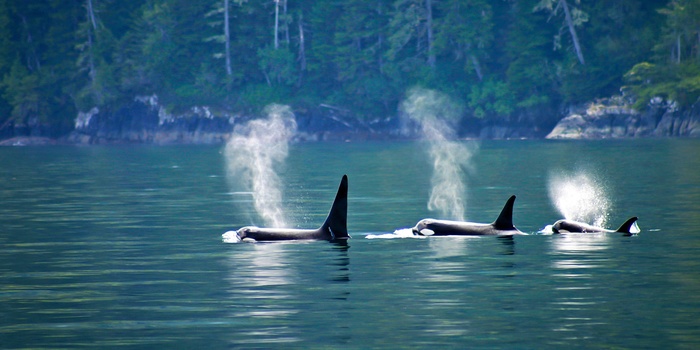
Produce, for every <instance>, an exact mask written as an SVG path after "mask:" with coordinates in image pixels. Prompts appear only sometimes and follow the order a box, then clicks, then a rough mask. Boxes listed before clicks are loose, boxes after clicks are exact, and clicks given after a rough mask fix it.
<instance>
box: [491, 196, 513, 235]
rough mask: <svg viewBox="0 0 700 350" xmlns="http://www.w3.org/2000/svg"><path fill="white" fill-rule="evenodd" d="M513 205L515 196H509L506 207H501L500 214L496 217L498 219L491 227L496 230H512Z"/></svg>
mask: <svg viewBox="0 0 700 350" xmlns="http://www.w3.org/2000/svg"><path fill="white" fill-rule="evenodd" d="M513 203H515V196H514V195H513V196H510V198H508V201H506V205H504V206H503V210H501V214H500V215H498V219H496V221H494V222H493V224H492V225H493V227H494V228H495V229H497V230H513V229H515V226H513Z"/></svg>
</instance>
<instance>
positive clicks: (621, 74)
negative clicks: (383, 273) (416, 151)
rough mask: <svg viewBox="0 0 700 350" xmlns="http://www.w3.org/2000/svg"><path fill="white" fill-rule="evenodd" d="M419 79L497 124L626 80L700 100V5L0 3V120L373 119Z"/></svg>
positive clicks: (243, 0)
mask: <svg viewBox="0 0 700 350" xmlns="http://www.w3.org/2000/svg"><path fill="white" fill-rule="evenodd" d="M226 24H228V25H226ZM623 85H624V86H623ZM415 86H422V87H424V88H427V89H433V90H436V91H441V92H443V93H446V94H448V95H450V96H451V98H453V99H455V100H457V101H458V102H459V103H461V104H462V105H464V106H465V107H466V108H465V110H464V116H471V117H477V118H482V119H484V120H485V121H495V120H499V121H508V120H514V119H513V118H511V117H514V116H518V115H519V113H522V112H525V111H529V112H532V111H537V110H557V109H559V108H560V107H562V106H564V105H566V104H577V103H585V102H587V101H590V100H591V99H594V98H599V97H605V96H610V95H613V94H618V93H619V90H620V88H621V87H622V88H623V89H622V92H623V93H624V94H626V95H627V96H628V97H631V98H633V99H636V101H637V102H636V107H638V108H644V106H645V105H646V104H647V103H648V102H649V100H650V99H652V98H654V97H662V98H665V99H667V100H669V101H671V100H672V101H673V102H675V103H676V104H677V105H678V106H680V107H684V106H689V105H691V104H693V103H695V102H697V101H698V97H699V96H700V0H650V1H637V0H505V1H496V2H494V1H487V0H343V1H340V0H319V1H311V0H273V1H250V0H228V1H227V0H203V1H195V2H192V1H185V0H141V1H135V0H120V1H118V0H75V1H60V0H47V1H45V2H26V1H19V0H0V126H4V125H8V123H15V124H18V125H19V124H24V125H26V124H32V123H35V124H36V123H40V124H46V125H50V126H52V127H58V129H60V130H68V129H70V127H71V124H72V122H73V120H74V118H75V116H76V114H77V113H78V112H79V111H87V110H89V109H91V108H92V107H100V108H106V109H110V108H117V107H119V106H120V105H121V104H123V103H128V102H130V101H133V100H134V97H135V96H139V95H149V96H150V95H154V94H155V95H157V96H158V97H159V101H160V102H161V103H163V104H165V106H166V108H168V109H170V110H171V111H177V110H183V109H189V108H190V107H192V106H194V105H209V106H212V107H215V108H219V109H224V110H229V111H232V112H245V111H258V110H260V109H261V107H262V106H263V105H265V104H268V103H271V102H279V103H288V104H291V105H292V106H296V107H298V108H304V109H309V108H318V107H319V106H331V107H333V108H337V109H338V110H344V111H349V113H351V115H354V116H356V117H358V118H376V117H386V116H391V115H395V114H396V113H397V111H398V107H399V105H400V102H401V100H402V99H403V98H404V97H405V94H406V91H407V90H408V89H410V88H412V87H415ZM530 114H531V115H532V114H533V113H530ZM535 114H536V113H535ZM542 118H543V120H544V119H551V116H542Z"/></svg>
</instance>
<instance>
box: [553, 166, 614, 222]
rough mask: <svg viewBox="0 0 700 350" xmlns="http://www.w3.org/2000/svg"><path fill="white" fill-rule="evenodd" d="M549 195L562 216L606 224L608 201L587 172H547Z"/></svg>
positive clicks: (603, 188) (600, 186) (598, 185)
mask: <svg viewBox="0 0 700 350" xmlns="http://www.w3.org/2000/svg"><path fill="white" fill-rule="evenodd" d="M549 198H550V200H551V201H552V203H553V204H554V206H555V207H556V208H557V210H559V213H560V214H561V215H562V216H563V217H564V218H565V219H567V220H574V221H580V222H585V223H590V224H592V225H594V226H598V227H605V224H606V221H607V218H608V212H609V209H610V201H609V200H608V197H607V195H606V193H605V187H604V186H603V185H601V183H600V182H599V181H598V180H597V179H596V178H595V177H593V176H592V175H591V174H590V173H589V172H584V171H579V172H577V173H565V172H556V173H555V172H552V173H550V176H549Z"/></svg>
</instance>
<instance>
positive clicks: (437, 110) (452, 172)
mask: <svg viewBox="0 0 700 350" xmlns="http://www.w3.org/2000/svg"><path fill="white" fill-rule="evenodd" d="M401 109H402V110H403V112H404V114H405V115H406V116H408V118H410V119H411V120H413V121H415V122H417V123H418V124H419V125H420V127H421V131H422V133H423V139H424V140H425V141H427V142H428V144H429V154H430V157H431V160H432V162H433V175H432V178H431V191H430V199H429V200H428V210H431V211H437V212H439V213H440V214H441V215H442V216H444V217H446V218H449V219H453V220H461V221H464V211H465V209H466V200H465V196H466V191H465V190H466V185H465V184H464V182H463V174H464V172H465V171H473V166H472V164H471V157H472V155H473V154H474V153H475V152H476V150H477V149H478V147H477V145H476V144H475V143H464V142H460V141H458V140H457V133H456V132H455V128H454V124H455V123H456V121H457V120H458V119H459V117H460V115H461V113H462V110H463V108H462V106H461V105H459V104H458V103H456V102H454V101H453V100H452V99H450V98H449V96H447V95H445V94H443V93H440V92H438V91H435V90H429V89H423V88H414V89H411V90H409V92H408V94H407V98H406V100H405V101H403V103H402V104H401Z"/></svg>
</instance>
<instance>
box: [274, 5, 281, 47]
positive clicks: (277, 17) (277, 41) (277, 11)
mask: <svg viewBox="0 0 700 350" xmlns="http://www.w3.org/2000/svg"><path fill="white" fill-rule="evenodd" d="M279 27H280V0H275V50H277V49H278V48H279V47H280V39H279Z"/></svg>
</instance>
